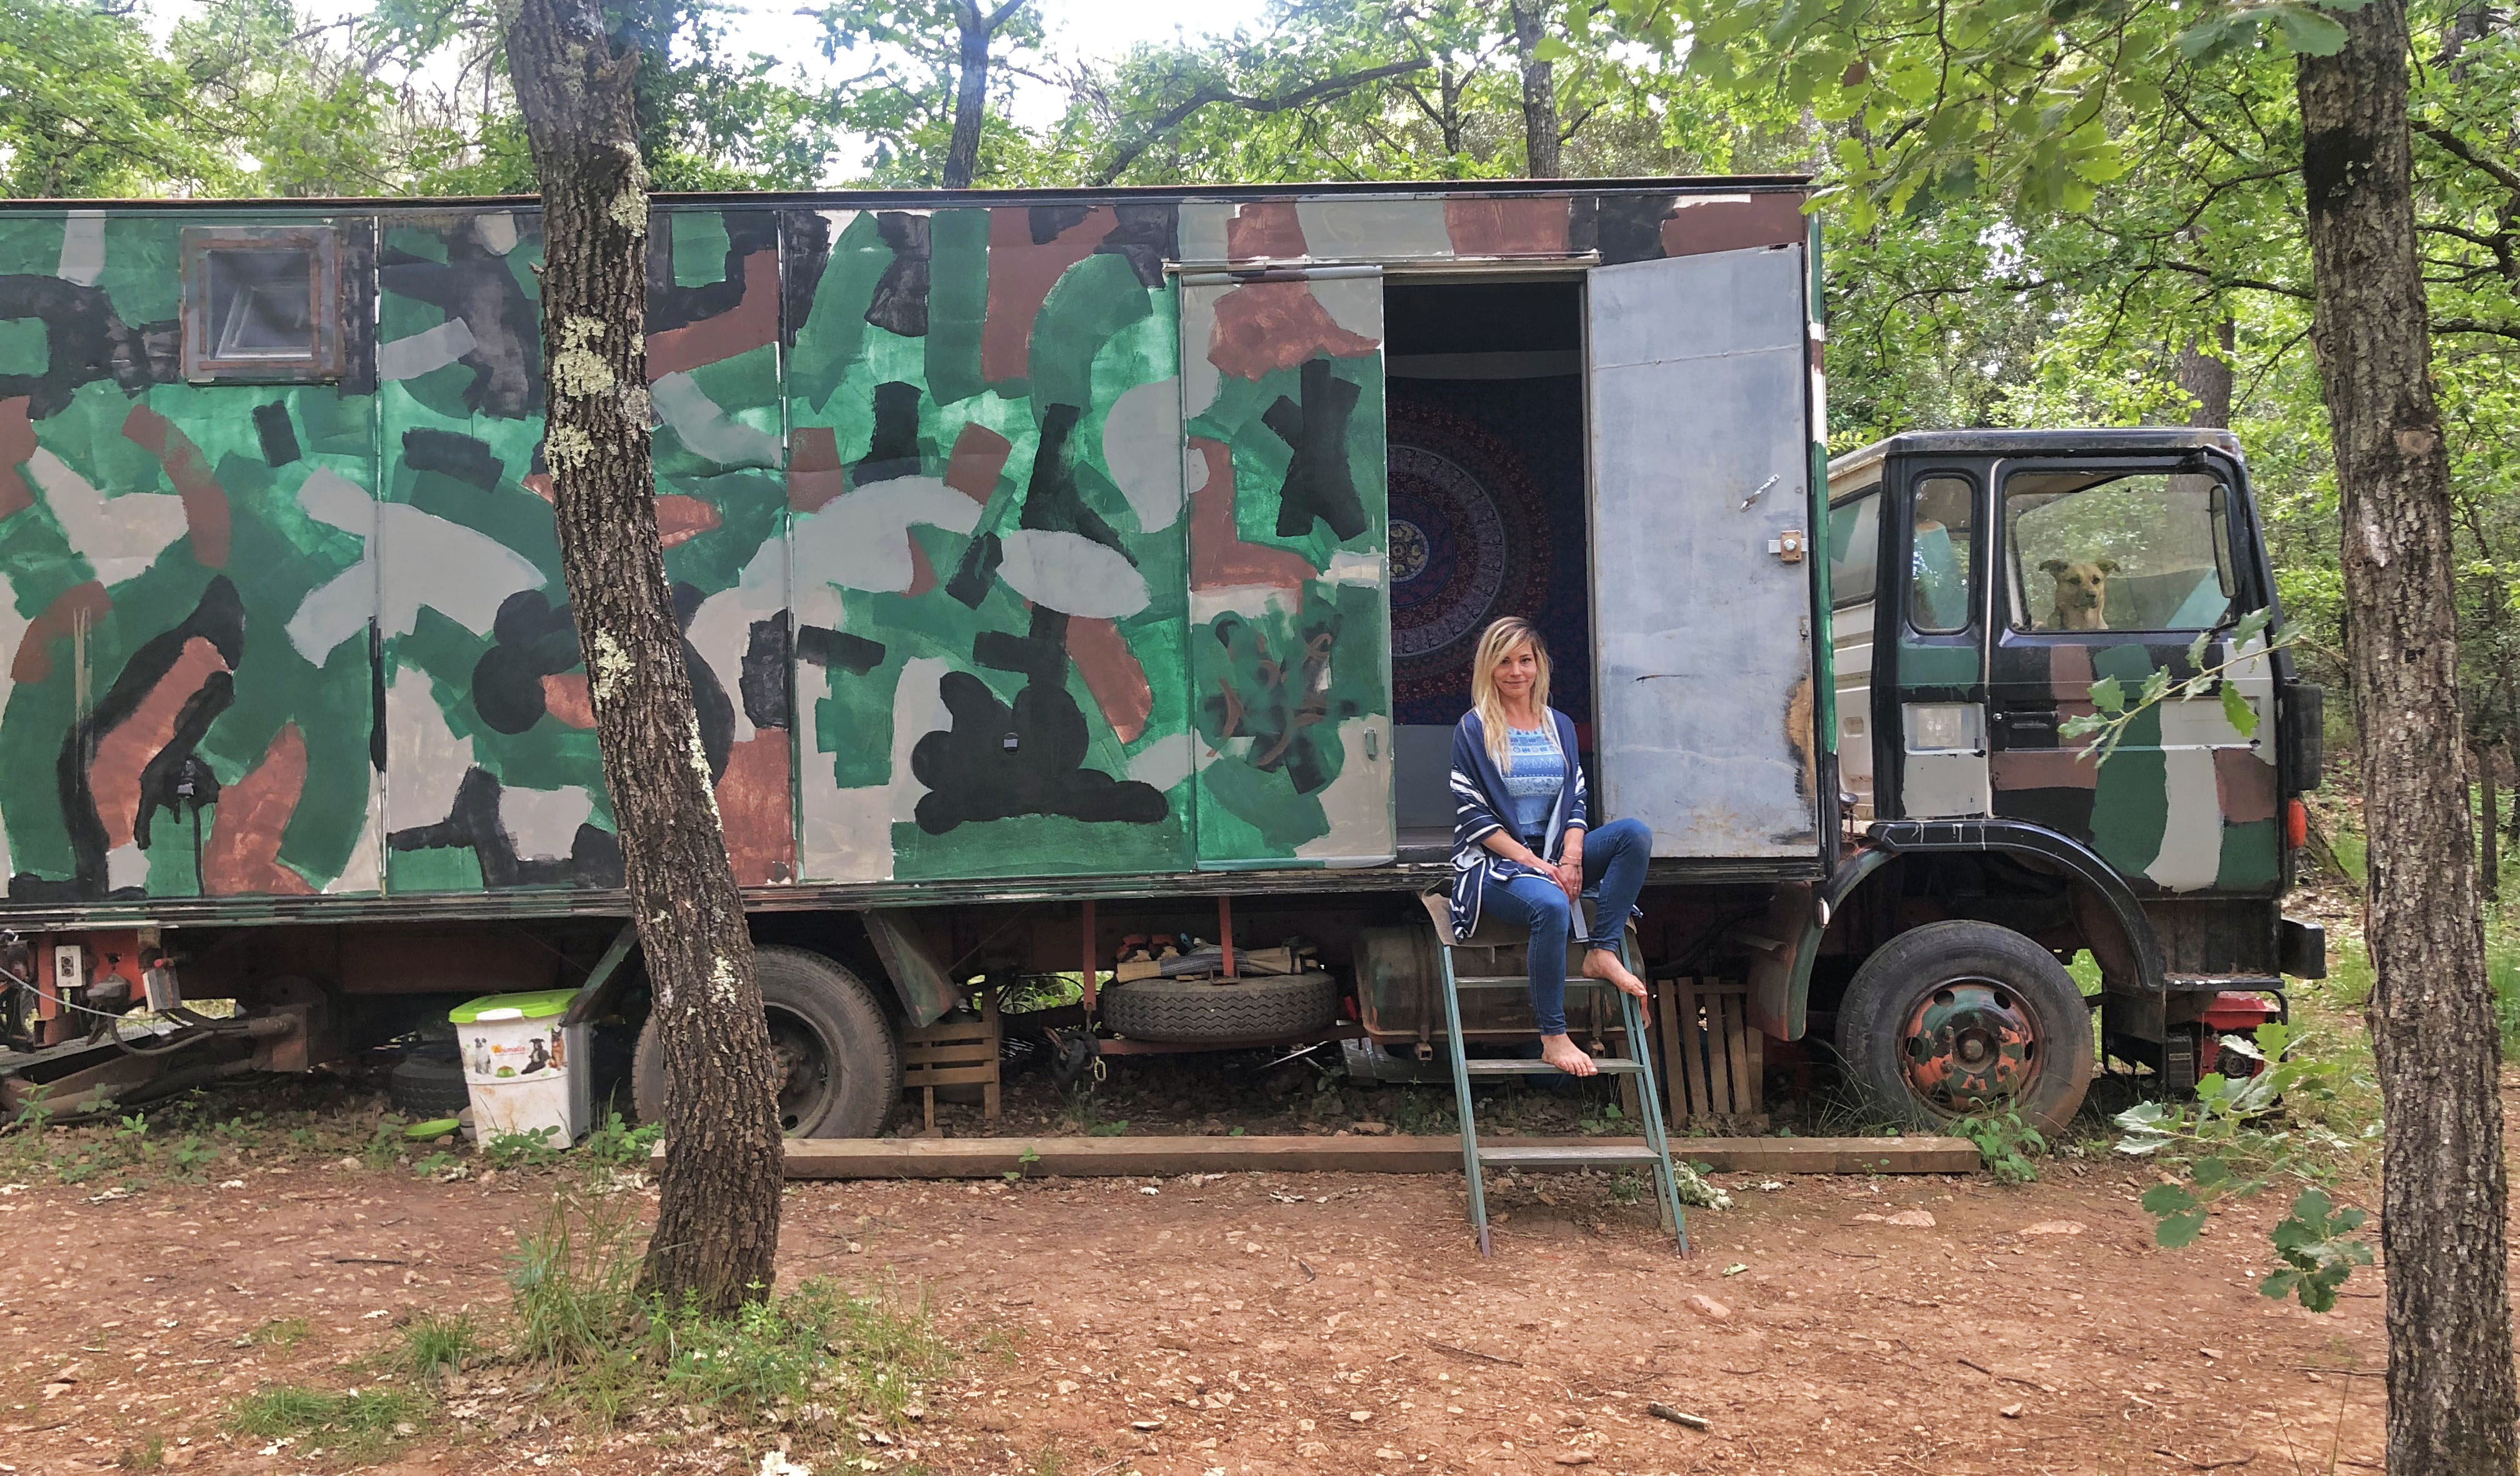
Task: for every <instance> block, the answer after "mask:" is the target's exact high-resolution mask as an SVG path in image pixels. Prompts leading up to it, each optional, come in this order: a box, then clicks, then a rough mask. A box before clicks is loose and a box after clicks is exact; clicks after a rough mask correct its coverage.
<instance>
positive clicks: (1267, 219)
mask: <svg viewBox="0 0 2520 1476" xmlns="http://www.w3.org/2000/svg"><path fill="white" fill-rule="evenodd" d="M1305 250H1306V247H1305V246H1304V222H1303V218H1302V217H1301V216H1298V215H1297V214H1296V213H1295V202H1294V201H1291V200H1261V201H1252V202H1250V203H1249V204H1246V205H1243V206H1241V207H1240V208H1239V209H1237V210H1236V211H1235V212H1234V218H1233V219H1232V220H1229V221H1227V222H1226V223H1225V255H1226V259H1227V260H1229V261H1260V260H1268V261H1295V260H1299V259H1301V258H1302V256H1303V255H1304V253H1305Z"/></svg>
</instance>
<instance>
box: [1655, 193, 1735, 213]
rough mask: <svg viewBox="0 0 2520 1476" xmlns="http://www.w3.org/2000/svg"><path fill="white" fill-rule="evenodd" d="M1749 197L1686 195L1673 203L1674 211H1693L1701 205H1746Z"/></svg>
mask: <svg viewBox="0 0 2520 1476" xmlns="http://www.w3.org/2000/svg"><path fill="white" fill-rule="evenodd" d="M1749 202H1750V197H1749V196H1747V195H1684V196H1682V197H1680V198H1679V199H1678V200H1675V201H1672V202H1671V207H1672V208H1673V209H1674V210H1676V211H1677V210H1693V209H1695V208H1697V207H1698V206H1699V205H1746V204H1748V203H1749Z"/></svg>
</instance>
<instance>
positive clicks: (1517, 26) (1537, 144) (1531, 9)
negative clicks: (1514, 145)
mask: <svg viewBox="0 0 2520 1476" xmlns="http://www.w3.org/2000/svg"><path fill="white" fill-rule="evenodd" d="M1508 9H1509V10H1510V11H1511V13H1512V17H1513V44H1514V50H1515V52H1516V53H1517V54H1518V56H1519V57H1520V60H1521V62H1522V155H1523V170H1522V172H1523V177H1524V178H1526V179H1555V178H1556V177H1557V176H1558V173H1559V170H1560V168H1561V165H1560V164H1559V162H1558V153H1557V142H1558V141H1557V77H1556V67H1553V65H1552V64H1550V63H1549V62H1547V61H1545V60H1543V59H1542V57H1541V55H1540V43H1541V42H1542V41H1544V40H1546V39H1548V36H1549V0H1511V3H1510V4H1509V6H1508ZM1454 152H1456V153H1459V152H1460V151H1459V150H1458V149H1457V150H1455V151H1454Z"/></svg>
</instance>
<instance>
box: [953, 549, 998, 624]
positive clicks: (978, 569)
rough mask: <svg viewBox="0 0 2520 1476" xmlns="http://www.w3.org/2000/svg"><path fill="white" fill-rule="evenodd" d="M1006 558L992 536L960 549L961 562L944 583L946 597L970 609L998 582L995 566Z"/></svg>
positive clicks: (986, 597)
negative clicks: (952, 598) (949, 596)
mask: <svg viewBox="0 0 2520 1476" xmlns="http://www.w3.org/2000/svg"><path fill="white" fill-rule="evenodd" d="M1006 557H1007V551H1006V549H1005V548H1004V547H1003V546H1001V545H1000V544H999V542H998V535H997V534H995V533H982V534H979V535H977V536H975V537H973V538H972V540H971V541H970V542H969V543H967V544H965V545H964V546H963V561H962V562H961V563H960V564H958V565H956V567H955V569H954V577H953V578H951V579H948V580H946V581H945V593H947V594H949V595H951V596H953V597H954V598H955V599H957V600H960V601H962V602H963V603H964V604H967V605H969V606H970V607H971V608H973V609H978V608H979V607H980V602H981V601H983V600H986V599H988V598H989V591H990V590H991V589H992V588H994V587H995V586H996V584H997V582H998V564H999V563H1000V562H1001V561H1003V560H1004V559H1006Z"/></svg>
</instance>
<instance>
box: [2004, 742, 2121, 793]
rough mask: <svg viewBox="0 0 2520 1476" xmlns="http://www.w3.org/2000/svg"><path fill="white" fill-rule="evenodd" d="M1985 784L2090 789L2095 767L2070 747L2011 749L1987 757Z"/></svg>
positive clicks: (2095, 776) (2095, 779)
mask: <svg viewBox="0 0 2520 1476" xmlns="http://www.w3.org/2000/svg"><path fill="white" fill-rule="evenodd" d="M1986 763H1987V782H1988V783H1990V784H1992V785H1994V786H1995V787H1996V788H1998V789H2090V788H2093V787H2096V786H2097V785H2098V783H2099V779H2100V768H2099V765H2097V764H2094V763H2093V762H2092V761H2091V760H2090V759H2087V758H2085V757H2083V756H2082V749H2081V748H2080V747H2074V748H2015V749H2010V750H2007V751H2004V752H2001V753H1994V754H1990V755H1988V756H1987V761H1986Z"/></svg>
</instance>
